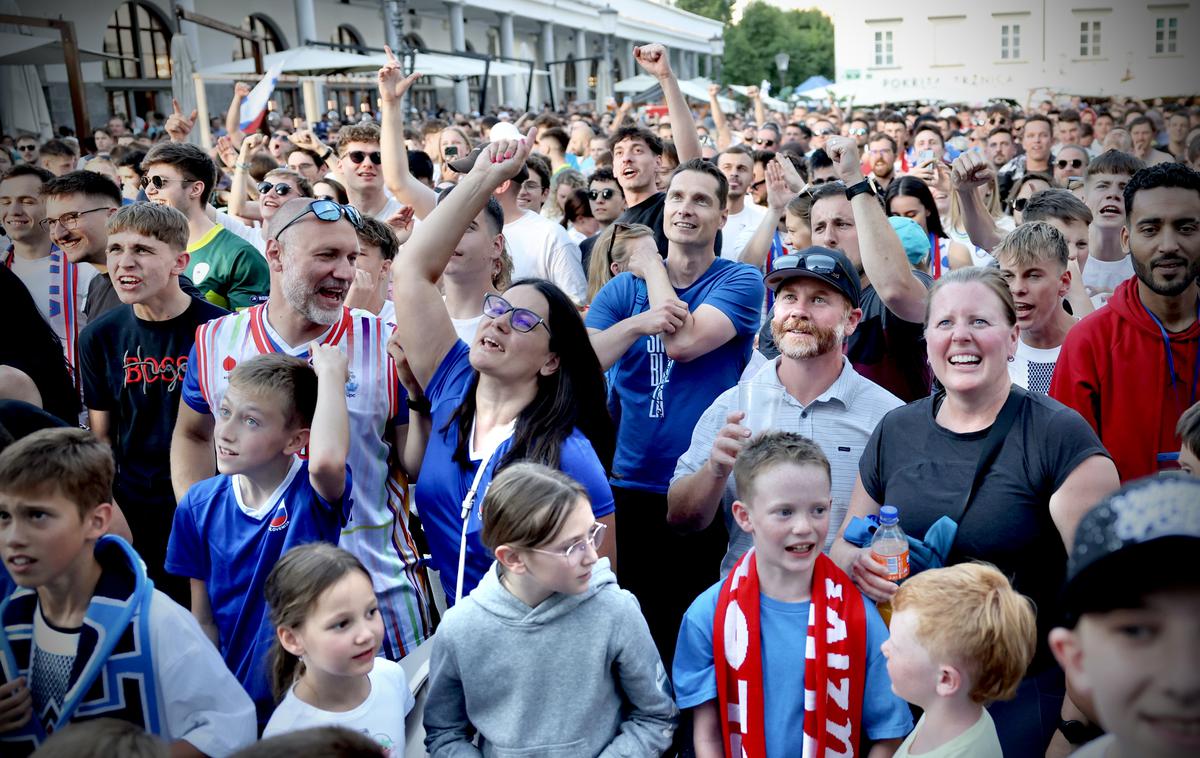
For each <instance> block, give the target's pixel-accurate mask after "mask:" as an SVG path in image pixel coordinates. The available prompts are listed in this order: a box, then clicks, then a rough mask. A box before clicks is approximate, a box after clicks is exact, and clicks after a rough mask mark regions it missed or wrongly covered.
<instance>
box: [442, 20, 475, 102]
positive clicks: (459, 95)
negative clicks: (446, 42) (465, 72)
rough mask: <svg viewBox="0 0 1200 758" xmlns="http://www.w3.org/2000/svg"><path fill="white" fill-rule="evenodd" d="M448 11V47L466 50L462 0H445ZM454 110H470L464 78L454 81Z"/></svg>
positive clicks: (461, 51) (461, 50) (468, 86)
mask: <svg viewBox="0 0 1200 758" xmlns="http://www.w3.org/2000/svg"><path fill="white" fill-rule="evenodd" d="M446 7H447V9H448V10H449V11H450V49H451V50H454V51H455V52H459V53H463V52H466V50H467V34H466V29H465V23H464V21H463V5H462V0H446ZM454 110H456V111H458V112H459V113H470V112H471V88H470V85H469V84H468V83H467V80H466V79H463V80H461V81H457V82H455V83H454Z"/></svg>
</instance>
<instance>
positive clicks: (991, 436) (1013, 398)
mask: <svg viewBox="0 0 1200 758" xmlns="http://www.w3.org/2000/svg"><path fill="white" fill-rule="evenodd" d="M1027 394H1028V393H1026V391H1025V390H1022V389H1020V388H1019V387H1015V386H1014V387H1012V388H1011V389H1010V390H1009V391H1008V399H1007V400H1005V401H1004V406H1003V407H1002V408H1001V409H1000V414H999V415H998V416H996V421H995V423H993V424H992V428H991V429H989V430H988V433H987V437H986V438H984V441H983V450H981V451H980V453H979V463H978V464H977V465H976V466H975V476H974V477H973V478H972V479H971V488H970V489H968V490H967V496H966V498H965V499H964V500H963V505H962V510H960V511H959V514H958V518H957V519H955V520H956V521H957V522H958V523H959V525H960V526H961V524H962V521H963V519H964V518H965V517H966V515H967V509H969V508H970V507H971V501H972V500H974V499H975V493H976V492H978V491H979V485H981V484H983V479H984V477H985V476H987V472H988V469H990V468H991V467H992V462H993V461H995V460H996V456H997V455H999V454H1000V448H1002V447H1004V440H1005V439H1007V437H1008V432H1009V430H1011V429H1012V425H1013V423H1014V422H1015V421H1016V420H1017V415H1018V414H1020V412H1021V408H1022V406H1024V405H1025V398H1026V397H1027Z"/></svg>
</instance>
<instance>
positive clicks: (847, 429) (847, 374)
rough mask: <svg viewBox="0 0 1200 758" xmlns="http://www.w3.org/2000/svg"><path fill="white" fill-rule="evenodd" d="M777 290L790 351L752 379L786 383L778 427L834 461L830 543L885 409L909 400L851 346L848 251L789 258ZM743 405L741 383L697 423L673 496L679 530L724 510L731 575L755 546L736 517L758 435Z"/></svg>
mask: <svg viewBox="0 0 1200 758" xmlns="http://www.w3.org/2000/svg"><path fill="white" fill-rule="evenodd" d="M764 281H765V283H766V285H767V287H770V288H771V289H772V290H773V291H774V292H775V310H774V315H773V317H772V319H771V333H772V334H773V335H774V337H775V344H776V345H778V346H779V349H780V356H779V357H778V358H776V359H775V360H773V361H769V362H763V363H761V364H760V365H759V366H758V368H757V369H753V368H752V369H751V371H753V372H754V373H753V378H752V379H751V381H754V382H758V383H762V384H765V385H770V386H774V387H781V388H782V389H783V390H784V391H785V392H786V395H785V397H784V398H783V403H782V405H781V406H780V409H779V414H778V415H777V416H776V419H775V425H774V428H776V429H780V430H784V431H791V432H798V433H800V434H802V435H804V436H805V437H808V438H809V439H811V440H813V441H814V442H816V443H817V444H818V445H819V446H820V447H821V450H822V451H823V452H824V453H825V457H827V458H828V459H829V467H830V475H831V481H832V495H833V506H832V512H831V513H830V517H829V537H828V538H827V539H826V544H825V545H824V548H828V546H829V545H830V544H832V543H833V540H834V538H835V537H836V536H837V530H838V529H840V528H841V524H842V519H843V518H844V517H845V515H846V509H847V507H848V506H849V503H850V495H851V492H853V490H854V481H855V479H856V477H857V476H858V457H859V454H860V453H861V452H862V450H863V448H864V447H865V446H866V444H867V440H868V439H869V438H870V436H871V432H872V431H873V430H874V429H875V426H876V424H878V423H879V421H880V419H882V418H883V416H884V414H886V413H887V412H888V411H890V410H892V409H893V408H897V407H899V406H900V405H903V403H902V402H901V401H900V399H899V398H898V397H896V396H895V395H893V394H892V393H890V392H888V391H887V390H885V389H883V388H882V387H880V386H879V385H877V384H875V383H874V382H872V381H870V380H868V379H866V378H865V377H863V376H862V375H860V374H859V373H858V372H857V371H855V370H854V367H853V366H852V365H851V364H850V360H849V359H848V358H846V357H845V356H844V355H843V354H842V346H843V344H844V343H845V340H846V338H847V337H848V336H850V335H852V334H854V331H855V329H856V328H857V327H858V323H859V319H860V318H861V317H862V311H861V310H859V309H858V301H859V295H860V291H861V285H860V282H859V278H858V273H857V272H856V271H855V267H854V264H853V263H851V262H850V259H849V258H847V257H846V256H845V255H844V254H843V253H840V252H838V251H836V250H829V249H827V248H823V247H810V248H807V249H805V250H804V251H802V252H801V253H799V254H798V255H786V256H783V257H781V258H780V259H779V260H778V262H777V263H776V268H775V269H774V270H773V271H772V272H771V273H769V274H767V276H766V278H765V280H764ZM745 415H746V414H745V413H744V412H743V411H742V410H739V409H738V388H737V387H736V386H735V387H731V388H730V389H728V390H726V391H725V392H724V393H722V394H721V395H720V396H719V397H718V398H717V399H716V401H715V402H713V404H712V405H710V406H709V407H708V410H706V411H705V412H704V415H702V416H701V417H700V421H699V422H698V423H697V424H696V428H695V430H694V431H693V432H692V443H691V446H690V447H689V448H688V450H687V452H685V453H684V454H683V455H682V456H680V458H679V462H678V463H677V464H676V466H675V475H674V477H672V479H671V489H670V490H669V491H668V492H667V508H668V510H667V521H668V522H669V523H670V524H671V525H672V526H674V527H675V528H677V529H686V530H695V529H703V528H704V527H707V526H708V524H709V523H710V522H711V521H712V519H713V517H714V516H715V515H716V514H717V512H718V510H722V509H723V513H724V515H725V524H726V527H727V528H728V530H729V548H728V550H727V551H726V553H725V560H724V561H722V563H721V574H722V575H724V574H725V573H726V572H728V571H729V569H730V568H732V566H733V564H734V563H735V562H736V561H737V559H738V558H740V557H741V556H742V554H743V553H745V552H746V550H747V549H748V548H749V547H750V546H751V545H752V544H753V540H752V539H751V538H750V535H749V534H747V533H745V532H743V531H742V530H741V529H737V528H735V526H734V523H733V512H732V508H733V502H734V501H735V500H736V499H737V497H738V493H737V485H736V483H735V481H734V478H733V477H732V476H730V472H731V471H732V470H733V464H734V461H736V460H737V456H738V453H739V452H740V451H741V450H742V448H744V447H745V446H746V443H747V442H748V441H749V438H750V434H751V433H750V429H748V428H746V427H745V426H743V425H742V422H743V421H744V420H745Z"/></svg>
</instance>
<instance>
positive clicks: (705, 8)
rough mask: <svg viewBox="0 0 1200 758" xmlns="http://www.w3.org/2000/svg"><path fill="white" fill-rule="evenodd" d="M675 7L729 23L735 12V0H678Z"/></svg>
mask: <svg viewBox="0 0 1200 758" xmlns="http://www.w3.org/2000/svg"><path fill="white" fill-rule="evenodd" d="M675 7H677V8H680V9H681V10H685V11H688V12H689V13H695V14H697V15H700V16H707V17H708V18H713V19H716V20H717V21H724V22H725V23H729V17H730V16H731V15H732V13H733V0H676V3H675Z"/></svg>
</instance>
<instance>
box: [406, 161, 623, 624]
mask: <svg viewBox="0 0 1200 758" xmlns="http://www.w3.org/2000/svg"><path fill="white" fill-rule="evenodd" d="M531 144H532V139H527V140H524V141H520V142H514V141H509V140H505V141H500V142H493V143H491V144H490V145H489V146H488V147H487V149H486V151H485V152H484V153H482V154H481V156H480V157H479V159H478V160H477V161H476V162H475V165H474V168H473V169H472V170H471V172H470V173H468V174H466V175H464V176H463V178H462V179H461V180H460V182H459V184H458V186H456V187H455V188H454V190H453V191H452V192H450V193H449V194H447V195H446V196H444V197H443V199H442V201H441V202H440V203H439V204H438V206H437V207H436V208H435V209H434V210H433V212H431V213H430V214H429V216H427V217H426V218H425V219H424V220H423V221H422V222H421V224H419V225H418V226H417V227H416V229H415V230H414V231H413V234H412V237H410V238H409V241H408V242H407V243H406V244H405V245H404V247H403V248H402V249H401V250H400V252H399V254H398V255H397V257H396V263H395V264H394V265H393V267H392V270H393V272H394V276H393V282H392V294H393V297H394V298H395V302H396V335H397V339H398V341H399V343H400V346H401V347H402V348H403V350H404V355H405V358H406V359H407V361H408V365H409V368H410V369H411V370H412V373H413V375H414V377H415V379H416V382H417V383H418V384H420V385H421V386H423V387H424V388H425V394H426V397H427V398H428V400H429V405H428V406H425V407H422V406H421V405H420V404H418V405H416V406H414V407H413V410H414V411H415V412H416V413H419V414H423V415H424V416H425V418H426V419H429V421H427V422H426V423H430V422H431V429H430V433H429V441H428V444H427V447H426V450H425V455H424V457H423V459H422V463H421V471H420V478H421V485H420V486H421V521H422V524H423V525H424V527H425V532H426V536H427V538H428V540H429V548H430V553H431V555H432V559H433V560H432V565H433V567H434V568H435V569H437V571H438V573H439V574H440V576H441V579H442V586H443V588H444V589H445V591H446V595H447V597H448V598H449V600H450V602H454V601H455V600H456V599H459V598H462V597H463V596H464V595H465V594H466V593H468V592H470V590H471V589H472V588H474V586H475V585H476V584H477V583H478V581H479V579H480V578H481V577H482V576H483V575H484V573H485V572H486V571H487V568H488V566H489V565H490V564H491V562H492V555H491V553H490V551H489V549H488V548H487V547H486V546H485V545H484V544H483V542H482V541H481V540H480V529H481V528H482V523H483V522H482V521H481V520H480V516H479V503H480V502H482V500H483V498H484V496H485V494H486V492H487V490H488V485H489V483H490V482H491V479H492V477H493V476H495V475H496V473H497V472H498V471H500V470H503V469H504V468H506V467H508V466H509V465H510V464H512V463H515V462H517V461H520V460H525V459H528V460H532V461H534V462H537V463H542V464H545V465H547V466H550V467H552V468H557V469H560V470H562V471H564V472H566V473H567V474H570V475H571V476H572V477H574V478H575V479H577V480H578V481H580V482H582V483H583V485H584V486H585V488H586V489H587V491H588V495H589V499H590V501H591V503H592V507H593V515H594V516H595V518H596V519H597V520H599V521H601V522H604V523H608V524H610V527H609V528H610V531H611V530H612V526H611V524H612V523H613V517H612V515H611V514H612V512H613V501H612V491H611V489H610V488H609V485H608V480H607V475H606V469H607V466H608V465H609V461H611V457H612V450H613V438H614V437H613V426H612V419H611V418H610V417H609V415H608V410H607V407H606V404H605V386H604V377H603V374H602V373H601V370H600V362H599V360H598V359H597V358H596V354H595V352H594V351H593V350H592V347H591V342H590V340H589V339H588V335H587V330H586V329H584V326H583V321H582V320H581V319H580V317H579V313H578V312H577V311H576V309H575V306H574V305H573V304H572V303H571V301H570V299H569V298H567V296H566V295H565V294H564V293H563V292H562V290H560V289H559V288H558V287H556V286H554V285H553V284H551V283H550V282H547V281H545V280H542V279H522V280H519V281H517V282H515V283H514V284H513V285H512V286H510V287H508V288H507V289H505V290H504V291H503V292H500V293H488V294H487V295H486V297H484V299H483V300H484V302H483V311H484V315H483V319H482V321H480V323H479V328H478V330H477V331H476V333H475V336H474V339H473V340H472V341H471V343H470V345H468V344H467V343H465V342H463V341H461V340H459V338H458V336H457V334H456V333H455V331H454V326H453V323H452V322H451V319H450V315H449V312H448V311H447V308H446V301H445V300H444V299H443V297H442V294H441V292H440V291H439V290H438V287H437V282H438V280H439V279H440V278H441V277H442V275H443V272H444V273H445V274H446V275H447V276H449V275H450V274H451V273H453V272H454V271H455V270H458V269H460V268H462V267H463V266H470V265H473V263H472V262H473V260H474V259H475V258H476V257H479V256H489V255H492V254H493V251H494V247H495V245H496V244H501V245H502V244H503V239H504V238H503V236H502V229H503V214H502V213H500V212H499V209H498V208H496V207H489V205H490V204H489V199H490V198H491V197H492V194H493V192H494V190H495V189H496V188H497V187H499V186H500V185H501V184H503V183H504V182H506V181H508V180H509V179H511V178H512V177H513V176H514V175H515V174H516V173H517V171H518V170H519V168H520V167H521V166H522V165H524V163H525V159H526V157H527V156H528V153H529V147H530V145H531ZM610 536H611V535H610ZM609 544H611V540H610V543H609ZM608 550H609V549H608V548H605V549H604V552H607V551H608Z"/></svg>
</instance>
